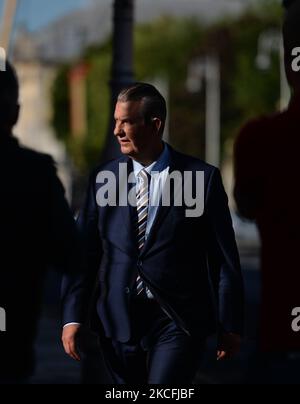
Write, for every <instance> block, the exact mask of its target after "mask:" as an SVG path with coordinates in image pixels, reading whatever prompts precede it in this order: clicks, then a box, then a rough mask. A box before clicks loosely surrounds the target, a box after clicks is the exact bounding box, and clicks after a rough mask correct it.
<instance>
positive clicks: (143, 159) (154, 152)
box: [133, 142, 164, 167]
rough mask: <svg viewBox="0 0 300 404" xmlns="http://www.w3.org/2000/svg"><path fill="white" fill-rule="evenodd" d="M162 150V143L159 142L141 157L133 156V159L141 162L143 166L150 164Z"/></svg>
mask: <svg viewBox="0 0 300 404" xmlns="http://www.w3.org/2000/svg"><path fill="white" fill-rule="evenodd" d="M163 151H164V143H163V142H161V143H160V144H159V145H158V146H157V147H155V148H154V149H153V150H151V151H150V152H149V153H147V154H145V155H144V156H141V157H133V160H135V161H137V162H138V163H140V164H142V165H143V166H144V167H148V166H150V165H151V164H152V163H154V161H157V160H158V159H159V157H160V155H161V154H162V152H163Z"/></svg>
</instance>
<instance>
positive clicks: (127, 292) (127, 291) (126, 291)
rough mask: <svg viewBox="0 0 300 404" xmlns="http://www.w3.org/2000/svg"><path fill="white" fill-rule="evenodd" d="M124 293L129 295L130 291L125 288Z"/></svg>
mask: <svg viewBox="0 0 300 404" xmlns="http://www.w3.org/2000/svg"><path fill="white" fill-rule="evenodd" d="M125 293H126V295H129V293H130V289H129V288H128V287H127V288H125Z"/></svg>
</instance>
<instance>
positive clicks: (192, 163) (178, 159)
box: [171, 149, 217, 173]
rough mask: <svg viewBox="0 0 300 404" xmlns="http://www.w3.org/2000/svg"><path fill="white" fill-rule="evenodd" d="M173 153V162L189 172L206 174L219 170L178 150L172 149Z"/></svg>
mask: <svg viewBox="0 0 300 404" xmlns="http://www.w3.org/2000/svg"><path fill="white" fill-rule="evenodd" d="M171 153H172V154H173V161H174V163H175V168H176V165H178V167H181V168H183V169H184V170H189V171H204V172H205V173H212V172H213V171H215V170H217V168H216V167H215V166H213V165H211V164H209V163H207V162H206V161H204V160H202V159H200V158H197V157H194V156H191V155H188V154H184V153H181V152H179V151H177V150H174V149H172V151H171Z"/></svg>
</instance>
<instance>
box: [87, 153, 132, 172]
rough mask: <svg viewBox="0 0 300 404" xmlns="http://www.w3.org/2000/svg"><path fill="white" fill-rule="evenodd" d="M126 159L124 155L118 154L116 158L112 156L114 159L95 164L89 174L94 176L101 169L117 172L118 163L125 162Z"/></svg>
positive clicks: (126, 161) (101, 170)
mask: <svg viewBox="0 0 300 404" xmlns="http://www.w3.org/2000/svg"><path fill="white" fill-rule="evenodd" d="M128 161H129V159H128V158H126V157H125V156H120V157H118V158H114V159H111V160H108V161H105V162H103V163H100V164H98V165H97V166H95V167H94V168H93V169H92V172H91V175H92V176H95V177H96V176H97V175H98V174H99V173H100V172H103V171H112V172H117V171H118V170H119V165H120V163H125V164H127V163H128Z"/></svg>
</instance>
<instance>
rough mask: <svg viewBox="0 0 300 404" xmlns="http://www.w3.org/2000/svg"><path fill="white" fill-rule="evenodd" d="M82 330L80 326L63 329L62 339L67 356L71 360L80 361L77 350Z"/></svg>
mask: <svg viewBox="0 0 300 404" xmlns="http://www.w3.org/2000/svg"><path fill="white" fill-rule="evenodd" d="M80 328H81V325H80V324H70V325H67V326H66V327H64V329H63V333H62V338H61V339H62V343H63V346H64V350H65V352H66V354H67V355H69V356H71V358H72V359H74V360H76V361H80V355H79V353H78V349H77V340H78V335H79V331H80Z"/></svg>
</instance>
